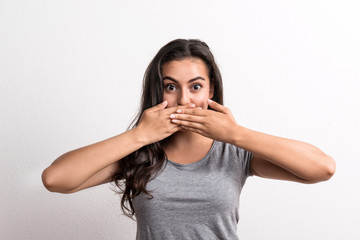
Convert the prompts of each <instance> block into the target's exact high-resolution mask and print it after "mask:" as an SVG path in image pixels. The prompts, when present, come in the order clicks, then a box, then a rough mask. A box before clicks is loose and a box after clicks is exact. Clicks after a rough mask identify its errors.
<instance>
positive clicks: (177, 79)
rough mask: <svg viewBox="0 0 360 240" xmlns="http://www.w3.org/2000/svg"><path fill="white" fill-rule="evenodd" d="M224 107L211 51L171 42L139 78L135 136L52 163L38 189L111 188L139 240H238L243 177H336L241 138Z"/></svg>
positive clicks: (280, 141) (294, 152) (260, 138)
mask: <svg viewBox="0 0 360 240" xmlns="http://www.w3.org/2000/svg"><path fill="white" fill-rule="evenodd" d="M222 104H223V89H222V79H221V74H220V71H219V69H218V67H217V65H216V63H215V60H214V57H213V55H212V53H211V52H210V50H209V47H208V46H207V45H206V44H205V43H204V42H201V41H199V40H184V39H177V40H174V41H172V42H170V43H168V44H166V45H165V46H164V47H162V48H161V49H160V51H159V52H158V53H157V55H156V56H155V57H154V59H153V60H152V62H151V63H150V65H149V66H148V68H147V70H146V72H145V76H144V85H143V95H142V104H141V110H140V112H139V114H138V116H137V118H136V119H135V121H134V122H135V123H134V124H133V127H132V128H131V129H130V130H128V131H126V132H124V133H122V134H120V135H117V136H115V137H112V138H109V139H107V140H104V141H101V142H98V143H95V144H92V145H89V146H86V147H83V148H80V149H76V150H74V151H70V152H68V153H65V154H64V155H62V156H60V157H59V158H58V159H56V160H55V161H54V162H53V163H52V164H51V166H49V167H48V168H47V169H45V170H44V172H43V175H42V179H43V182H44V185H45V187H46V188H47V189H48V190H50V191H54V192H60V193H72V192H76V191H79V190H82V189H85V188H89V187H92V186H96V185H99V184H103V183H108V182H114V183H115V184H116V185H117V186H118V187H119V188H120V189H121V192H122V200H121V207H122V209H123V211H124V213H125V214H126V215H128V216H129V217H132V216H134V215H135V217H136V220H137V239H206V240H209V239H238V237H237V234H236V228H237V222H238V206H239V196H240V192H241V189H242V187H243V185H244V183H245V180H246V178H247V177H248V176H250V175H256V176H260V177H266V178H273V179H281V180H290V181H296V182H301V183H315V182H319V181H325V180H328V179H329V178H330V177H331V176H332V175H333V174H334V171H335V162H334V160H333V159H332V158H331V157H330V156H328V155H326V154H325V153H324V152H322V151H321V150H320V149H318V148H316V147H314V146H312V145H310V144H307V143H304V142H300V141H296V140H291V139H285V138H280V137H275V136H271V135H268V134H264V133H260V132H256V131H253V130H250V129H247V128H245V127H244V126H241V125H239V124H237V123H236V121H235V119H234V117H233V116H232V113H231V111H230V110H229V109H228V108H226V107H224V106H222Z"/></svg>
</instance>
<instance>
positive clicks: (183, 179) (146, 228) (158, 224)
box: [133, 141, 252, 240]
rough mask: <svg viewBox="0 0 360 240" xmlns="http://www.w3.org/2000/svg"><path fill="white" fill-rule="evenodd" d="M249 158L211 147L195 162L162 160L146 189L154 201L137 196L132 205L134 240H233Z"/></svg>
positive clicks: (232, 148)
mask: <svg viewBox="0 0 360 240" xmlns="http://www.w3.org/2000/svg"><path fill="white" fill-rule="evenodd" d="M251 158H252V153H251V152H248V151H246V150H244V149H241V148H238V147H236V146H234V145H231V144H227V143H222V142H217V141H214V143H213V145H212V147H211V149H210V151H209V152H208V153H207V155H206V156H205V157H204V158H203V159H201V160H200V161H198V162H195V163H191V164H179V163H175V162H172V161H171V160H167V164H164V168H163V169H164V170H163V171H162V172H161V173H159V175H158V176H157V177H156V178H155V179H153V180H151V181H149V183H148V184H147V189H148V190H150V191H152V192H151V194H152V195H153V198H152V199H150V198H149V197H148V196H147V195H145V194H144V193H141V194H140V195H138V196H137V197H135V198H134V200H133V205H134V209H135V216H136V220H137V235H136V239H137V240H162V239H164V240H185V239H196V240H201V239H203V240H213V239H214V240H215V239H226V240H232V239H238V236H237V233H236V232H237V230H236V229H237V223H238V220H239V214H238V209H239V197H240V192H241V189H242V187H243V185H244V183H245V181H246V178H247V177H248V176H249V168H250V161H251Z"/></svg>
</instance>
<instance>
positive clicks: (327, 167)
mask: <svg viewBox="0 0 360 240" xmlns="http://www.w3.org/2000/svg"><path fill="white" fill-rule="evenodd" d="M234 135H235V136H236V138H235V139H234V141H233V144H234V145H236V146H239V147H242V148H244V149H247V150H248V151H250V152H252V153H253V159H252V164H251V171H252V173H253V174H254V175H257V176H260V177H265V178H273V179H280V180H289V181H296V182H301V183H316V182H320V181H326V180H328V179H329V178H331V176H332V175H333V174H334V172H335V161H334V160H333V159H332V158H331V157H330V156H328V155H327V154H325V153H324V152H322V151H321V150H320V149H318V148H317V147H315V146H313V145H311V144H308V143H305V142H301V141H297V140H292V139H286V138H281V137H276V136H272V135H269V134H265V133H260V132H256V131H253V130H250V129H247V128H244V127H241V126H238V127H237V128H236V134H234Z"/></svg>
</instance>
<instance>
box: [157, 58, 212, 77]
mask: <svg viewBox="0 0 360 240" xmlns="http://www.w3.org/2000/svg"><path fill="white" fill-rule="evenodd" d="M162 75H163V77H166V76H171V77H173V78H179V79H182V78H189V79H190V78H193V77H198V76H201V77H203V78H208V69H207V66H206V65H205V63H204V61H203V60H201V59H199V58H185V59H181V60H172V61H170V62H167V63H165V64H164V65H163V66H162Z"/></svg>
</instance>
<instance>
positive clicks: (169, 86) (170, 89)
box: [165, 84, 176, 91]
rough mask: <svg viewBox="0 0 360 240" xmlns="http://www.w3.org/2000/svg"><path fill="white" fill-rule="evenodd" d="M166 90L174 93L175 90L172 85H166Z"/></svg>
mask: <svg viewBox="0 0 360 240" xmlns="http://www.w3.org/2000/svg"><path fill="white" fill-rule="evenodd" d="M165 88H166V90H169V91H174V90H175V89H176V87H175V85H172V84H168V85H166V86H165Z"/></svg>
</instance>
